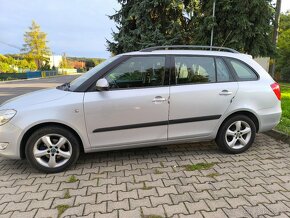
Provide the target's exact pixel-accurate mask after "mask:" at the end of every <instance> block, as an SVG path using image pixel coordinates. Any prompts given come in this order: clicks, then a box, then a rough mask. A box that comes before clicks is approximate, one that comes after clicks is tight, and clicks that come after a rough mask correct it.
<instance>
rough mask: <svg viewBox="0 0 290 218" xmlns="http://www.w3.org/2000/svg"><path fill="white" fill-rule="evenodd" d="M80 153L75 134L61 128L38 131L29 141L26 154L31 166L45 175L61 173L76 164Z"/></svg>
mask: <svg viewBox="0 0 290 218" xmlns="http://www.w3.org/2000/svg"><path fill="white" fill-rule="evenodd" d="M79 153H80V145H79V141H78V139H77V138H76V136H75V135H74V134H72V133H71V132H70V131H68V130H67V129H65V128H62V127H59V126H47V127H43V128H41V129H38V130H37V131H35V132H34V133H32V135H31V136H30V138H29V139H28V141H27V144H26V147H25V154H26V158H27V160H28V162H29V163H30V165H31V166H32V167H34V168H36V169H38V170H40V171H42V172H45V173H57V172H61V171H63V170H65V169H67V168H68V167H70V166H71V165H72V164H74V163H75V162H76V161H77V159H78V157H79Z"/></svg>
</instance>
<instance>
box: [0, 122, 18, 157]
mask: <svg viewBox="0 0 290 218" xmlns="http://www.w3.org/2000/svg"><path fill="white" fill-rule="evenodd" d="M21 133H22V130H21V129H20V128H19V127H16V126H14V125H13V124H11V123H10V122H8V123H6V124H4V125H3V126H0V142H2V143H8V146H7V147H6V148H5V149H4V150H0V156H2V157H8V158H11V159H20V158H21V157H20V147H19V146H20V143H19V139H20V136H21Z"/></svg>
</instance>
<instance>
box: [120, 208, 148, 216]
mask: <svg viewBox="0 0 290 218" xmlns="http://www.w3.org/2000/svg"><path fill="white" fill-rule="evenodd" d="M128 217H134V218H143V217H142V216H141V211H140V208H136V209H135V210H127V211H126V210H119V218H128Z"/></svg>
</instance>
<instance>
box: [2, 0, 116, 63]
mask: <svg viewBox="0 0 290 218" xmlns="http://www.w3.org/2000/svg"><path fill="white" fill-rule="evenodd" d="M119 8H120V5H119V4H118V3H117V0H105V1H104V0H0V54H6V53H19V50H18V49H16V48H13V47H9V46H7V45H5V44H3V43H1V42H5V43H8V44H12V45H14V46H17V47H22V45H23V43H24V42H23V34H24V32H25V31H27V30H28V27H29V26H31V23H32V20H35V22H36V23H38V24H39V25H40V26H41V30H42V31H43V32H45V33H47V39H48V42H49V43H48V46H49V47H50V49H51V51H52V52H53V53H54V54H58V55H61V54H63V53H64V52H65V53H66V55H67V56H77V57H101V58H107V57H109V56H110V53H109V52H108V51H107V49H106V38H107V39H111V38H112V37H111V33H112V29H114V30H115V29H116V28H115V23H114V21H112V20H110V19H109V18H108V16H107V15H112V14H114V12H115V10H118V9H119Z"/></svg>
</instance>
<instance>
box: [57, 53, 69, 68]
mask: <svg viewBox="0 0 290 218" xmlns="http://www.w3.org/2000/svg"><path fill="white" fill-rule="evenodd" d="M59 67H60V68H70V66H69V63H68V60H67V58H66V54H65V53H63V56H62V60H61V62H60V63H59Z"/></svg>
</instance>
